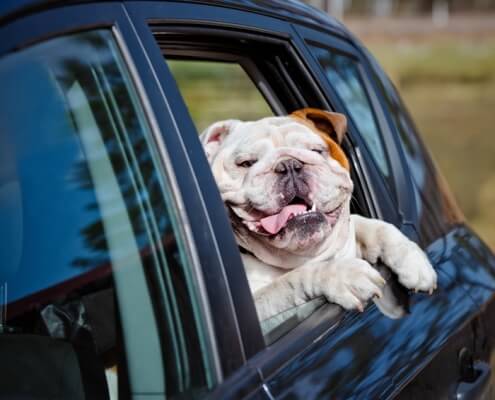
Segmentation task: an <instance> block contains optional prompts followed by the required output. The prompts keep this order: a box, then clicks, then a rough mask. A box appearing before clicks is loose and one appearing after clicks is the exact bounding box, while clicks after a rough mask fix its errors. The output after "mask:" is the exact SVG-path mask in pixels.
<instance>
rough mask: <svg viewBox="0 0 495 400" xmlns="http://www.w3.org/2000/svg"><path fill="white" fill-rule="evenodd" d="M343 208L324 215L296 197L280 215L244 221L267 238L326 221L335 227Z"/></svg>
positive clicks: (250, 228) (339, 207)
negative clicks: (289, 229)
mask: <svg viewBox="0 0 495 400" xmlns="http://www.w3.org/2000/svg"><path fill="white" fill-rule="evenodd" d="M342 206H343V204H340V205H339V206H338V207H336V208H335V209H333V210H332V211H330V212H329V213H323V212H321V211H318V210H317V209H316V206H315V204H313V205H309V204H308V203H307V202H306V201H305V200H303V199H300V198H298V197H296V198H294V199H293V200H292V201H291V202H290V203H289V204H288V205H286V206H285V207H283V208H282V209H281V210H280V211H279V212H278V213H276V214H273V215H269V216H267V217H264V218H261V219H260V220H259V221H244V224H245V225H246V226H247V227H248V228H249V230H251V231H252V232H255V233H258V234H261V235H266V236H273V235H277V234H279V233H280V232H281V231H282V230H283V229H285V228H297V227H298V226H300V225H308V224H320V223H323V222H325V220H326V221H327V222H328V223H329V224H330V225H331V226H332V227H333V225H335V223H336V222H337V220H338V218H339V216H340V213H341V211H342Z"/></svg>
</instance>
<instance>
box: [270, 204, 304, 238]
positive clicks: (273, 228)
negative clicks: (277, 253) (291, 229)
mask: <svg viewBox="0 0 495 400" xmlns="http://www.w3.org/2000/svg"><path fill="white" fill-rule="evenodd" d="M306 209H307V207H306V206H305V205H304V204H292V205H290V206H285V207H284V208H282V211H280V212H279V213H278V214H274V215H270V216H269V217H265V218H262V219H261V220H260V223H261V226H262V227H263V228H264V229H265V231H267V232H269V233H271V234H272V235H273V234H276V233H278V232H280V230H281V229H282V228H283V227H284V226H285V225H286V224H287V220H288V219H289V218H290V217H291V215H295V214H298V213H301V212H304V211H306Z"/></svg>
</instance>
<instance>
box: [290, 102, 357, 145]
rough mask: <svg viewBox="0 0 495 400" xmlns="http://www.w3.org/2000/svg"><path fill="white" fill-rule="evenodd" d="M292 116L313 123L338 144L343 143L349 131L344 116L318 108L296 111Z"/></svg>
mask: <svg viewBox="0 0 495 400" xmlns="http://www.w3.org/2000/svg"><path fill="white" fill-rule="evenodd" d="M291 115H293V116H296V117H299V118H302V119H304V120H306V121H308V122H311V123H312V124H313V125H314V126H315V127H316V128H317V129H318V130H320V131H322V132H324V133H326V134H327V135H329V136H330V137H331V138H332V139H333V140H335V141H336V142H337V143H338V144H341V143H342V140H343V139H344V135H345V133H346V131H347V118H346V117H345V115H344V114H340V113H335V112H330V111H325V110H320V109H318V108H302V109H300V110H297V111H294V112H293V113H292V114H291Z"/></svg>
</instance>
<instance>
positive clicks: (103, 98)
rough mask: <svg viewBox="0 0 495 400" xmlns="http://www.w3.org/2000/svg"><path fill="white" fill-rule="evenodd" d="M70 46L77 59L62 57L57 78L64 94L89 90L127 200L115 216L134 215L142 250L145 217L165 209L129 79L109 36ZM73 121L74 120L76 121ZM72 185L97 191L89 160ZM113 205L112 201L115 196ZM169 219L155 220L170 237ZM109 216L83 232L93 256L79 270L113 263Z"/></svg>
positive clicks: (95, 35) (82, 38) (81, 38)
mask: <svg viewBox="0 0 495 400" xmlns="http://www.w3.org/2000/svg"><path fill="white" fill-rule="evenodd" d="M66 40H68V39H66ZM70 41H71V42H73V43H67V46H72V47H73V48H75V49H77V52H75V53H74V55H73V56H70V57H64V58H62V60H61V61H60V62H59V63H57V64H56V65H55V66H54V68H53V69H54V75H55V79H56V80H57V82H58V83H59V84H60V85H61V87H62V91H63V92H64V93H67V91H69V90H70V89H71V87H73V85H74V84H75V83H76V82H77V83H78V84H79V85H80V87H81V88H82V90H83V91H84V94H85V96H86V98H87V100H88V106H89V108H90V109H91V112H92V114H93V116H94V119H95V121H96V123H97V125H98V126H97V127H95V132H96V131H98V133H99V134H100V135H101V136H102V139H103V141H104V143H105V148H106V152H107V155H103V154H102V155H100V157H105V156H108V158H109V159H110V161H111V164H112V167H113V172H114V174H115V177H116V179H117V181H118V183H119V187H120V190H121V193H122V197H123V198H124V201H125V206H126V208H125V209H123V208H122V207H120V205H119V202H117V201H115V202H114V203H115V207H114V208H113V212H114V213H127V214H128V215H129V218H130V220H131V222H132V225H133V230H134V232H133V234H134V236H135V237H136V240H137V242H138V246H139V247H140V248H143V246H145V245H146V244H147V242H148V240H149V238H148V237H147V235H146V230H145V221H144V219H143V218H147V219H148V220H149V219H150V218H151V217H150V215H149V210H150V206H149V205H150V203H151V204H154V205H155V207H156V205H163V198H162V192H161V186H160V182H159V181H158V177H157V174H156V172H155V171H154V165H153V160H152V158H151V154H150V151H149V149H148V144H147V142H146V138H145V136H144V134H143V128H142V126H141V120H140V118H139V116H138V114H137V113H136V109H135V107H134V103H133V99H132V98H131V95H130V93H129V83H128V82H127V81H126V78H127V77H126V76H125V75H124V73H123V71H121V69H120V68H119V65H118V63H117V60H118V54H116V52H115V50H114V49H112V48H111V47H110V46H109V43H110V40H109V34H108V33H107V32H91V33H87V34H83V35H77V36H73V37H72V38H70ZM77 112H78V110H77V109H71V110H68V113H69V114H70V115H71V116H73V115H74V114H75V113H77ZM72 120H73V121H74V118H72ZM96 128H97V129H96ZM76 130H78V129H77V127H76ZM95 157H98V155H97V154H86V158H87V159H88V160H89V162H91V158H93V160H92V161H96V160H95ZM141 179H142V181H141ZM71 180H72V181H73V182H74V183H75V184H76V185H77V186H78V187H79V188H80V189H84V190H91V191H94V186H93V183H92V179H91V175H90V172H89V169H88V165H87V160H86V159H82V160H80V161H78V162H77V164H75V165H74V169H73V174H72V177H71ZM136 186H137V187H136ZM108 196H111V193H108ZM109 200H110V201H111V200H112V199H111V197H110V199H109ZM98 208H99V207H98V205H97V204H96V203H94V202H93V203H89V204H88V205H87V206H86V209H87V210H88V211H93V210H98ZM143 211H144V215H145V217H143ZM166 215H167V214H166V211H165V210H163V212H161V213H159V214H158V215H154V216H153V218H154V221H155V222H156V223H157V225H158V230H159V232H164V231H165V229H166V227H167V225H168V220H167V216H166ZM104 217H105V216H103V215H99V216H98V218H97V219H95V220H93V221H92V222H91V223H89V224H87V225H86V226H85V227H83V228H82V229H81V236H82V237H83V241H84V243H85V246H86V247H87V248H88V250H90V251H91V253H88V254H87V255H84V256H82V257H78V258H75V259H74V260H73V262H72V264H73V265H74V266H80V267H95V266H98V265H101V264H102V263H104V262H106V261H108V245H107V242H106V239H105V232H104V227H103V223H102V218H104ZM89 254H91V255H89Z"/></svg>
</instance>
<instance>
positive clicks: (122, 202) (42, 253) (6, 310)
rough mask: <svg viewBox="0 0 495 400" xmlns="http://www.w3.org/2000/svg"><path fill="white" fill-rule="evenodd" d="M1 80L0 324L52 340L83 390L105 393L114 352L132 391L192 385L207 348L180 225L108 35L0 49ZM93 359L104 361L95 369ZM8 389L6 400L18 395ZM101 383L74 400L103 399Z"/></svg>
mask: <svg viewBox="0 0 495 400" xmlns="http://www.w3.org/2000/svg"><path fill="white" fill-rule="evenodd" d="M0 80H1V82H3V84H2V91H1V92H0V126H1V127H2V134H1V135H0V236H1V237H2V241H0V263H1V265H2V268H1V270H0V287H1V292H2V298H0V309H1V310H2V312H1V317H2V320H0V333H1V332H2V330H3V331H6V332H16V333H17V332H18V333H30V334H36V335H39V336H42V337H43V338H44V339H43V340H45V339H46V340H49V339H55V338H56V339H64V340H65V341H66V342H67V343H68V344H70V346H69V347H67V348H65V350H64V352H67V351H68V352H69V353H70V352H74V353H75V354H76V356H77V357H76V358H75V360H76V361H75V362H77V361H78V362H79V366H78V365H77V364H76V365H75V366H74V371H78V368H79V369H80V371H81V381H82V387H84V390H85V391H87V390H93V389H88V388H94V387H95V386H94V382H98V381H100V383H101V382H103V383H105V376H106V377H107V378H106V381H107V383H108V385H107V386H108V387H109V388H110V390H109V391H110V394H114V395H115V393H116V391H117V383H116V382H117V377H118V376H119V374H120V368H118V369H116V364H119V362H120V364H119V365H120V366H122V365H123V364H122V362H123V360H124V358H125V359H126V361H128V364H127V365H124V366H123V369H124V370H126V369H129V371H131V372H134V373H133V374H131V375H132V376H136V374H137V373H138V372H140V371H141V375H142V376H141V377H140V379H139V380H136V381H132V380H131V387H132V389H133V390H135V391H138V392H139V391H142V390H145V389H147V390H150V385H151V388H152V390H153V391H155V392H165V391H166V393H167V394H170V395H175V394H178V393H182V392H190V391H192V390H202V388H204V387H206V386H207V381H209V380H210V379H209V375H208V369H205V366H206V364H207V354H206V346H205V343H204V338H203V337H202V336H201V335H200V331H201V329H200V323H201V322H200V320H199V317H198V315H197V313H195V312H193V305H194V302H193V301H191V296H193V295H192V291H191V290H190V289H191V285H192V282H191V277H190V276H189V273H188V262H187V260H188V259H187V255H186V252H185V250H184V249H183V248H182V243H183V242H182V241H181V231H180V229H179V228H178V226H177V224H176V220H175V214H174V213H173V210H174V208H173V207H171V205H172V204H173V203H172V201H171V199H170V193H169V191H168V189H167V185H166V182H164V180H163V177H164V176H165V174H164V171H162V170H161V163H160V162H159V160H158V155H157V154H156V153H155V150H154V144H153V141H152V138H151V137H150V132H149V129H148V126H147V123H146V121H145V118H144V115H143V111H142V108H141V106H140V104H139V102H138V101H137V95H136V93H135V90H134V88H133V85H132V82H131V80H130V77H129V75H128V73H127V70H126V67H125V65H124V62H123V60H122V58H121V56H120V54H119V51H118V49H117V47H116V45H115V42H114V40H113V37H112V34H111V32H110V31H95V32H88V33H83V34H77V35H71V36H67V37H64V38H57V39H52V40H50V41H48V42H45V43H41V44H38V45H35V46H32V47H30V48H27V49H25V50H22V51H20V52H17V53H15V54H12V55H9V56H6V57H4V58H3V59H1V60H0ZM114 289H115V290H114ZM151 293H152V294H153V296H150V294H151ZM193 300H194V299H193ZM114 303H115V304H117V306H118V307H117V309H118V310H119V311H120V312H119V313H118V314H117V313H115V312H114V311H113V310H114ZM119 321H120V323H119ZM119 324H121V325H122V327H123V328H124V329H123V333H122V335H123V338H121V339H123V341H124V343H125V345H126V356H125V357H123V356H122V354H121V352H120V351H119V350H118V349H117V342H118V341H119V339H118V337H119V335H120V332H119V331H118V329H117V327H118V326H119ZM80 325H84V326H80ZM116 331H117V333H116ZM81 332H82V333H81ZM143 332H145V333H146V334H145V335H144V336H143ZM19 338H20V340H21V342H22V340H23V339H24V340H27V341H30V340H31V339H29V338H27V337H26V335H24V336H23V335H20V336H19ZM2 340H6V339H5V337H2V335H0V341H2ZM131 345H134V347H132V346H131ZM136 345H138V350H139V351H140V352H141V353H142V354H144V355H146V357H145V360H146V361H145V363H144V364H142V365H141V364H140V363H141V362H142V359H143V357H139V354H138V356H136V352H135V351H133V350H132V348H134V349H135V348H136ZM24 347H26V346H24ZM45 347H46V346H45ZM0 348H1V349H5V347H0ZM88 349H89V350H91V351H93V352H94V354H93V353H92V352H91V351H88ZM54 351H55V350H54ZM39 354H40V353H39V352H36V354H31V355H28V357H30V358H31V359H36V357H37V356H38V355H39ZM61 354H65V353H63V352H62V353H61ZM90 354H93V355H94V357H93V358H92V361H91V362H89V361H88V360H87V357H90V356H89V355H90ZM3 356H4V355H3V354H0V358H2V359H3ZM97 366H102V368H103V367H105V369H102V370H101V376H100V377H98V376H96V377H94V376H93V375H95V371H97V370H98V368H97ZM11 368H14V369H15V367H11ZM143 371H145V372H146V373H144V374H143ZM19 372H20V373H21V372H22V374H21V375H22V376H24V377H25V376H29V373H27V372H25V371H19ZM105 374H106V375H105ZM163 374H164V375H165V377H166V380H165V382H166V385H164V384H163ZM76 375H77V374H76ZM76 375H73V376H76ZM71 376H72V375H71ZM155 378H156V379H155ZM29 379H32V380H33V379H34V380H36V379H38V376H37V375H36V374H34V375H33V376H32V378H29ZM53 379H55V378H53ZM61 379H62V378H61ZM38 380H39V381H40V382H42V379H41V378H39V379H38ZM62 380H63V379H62ZM76 381H77V379H76ZM156 382H158V383H156ZM18 383H19V382H18ZM13 385H14V386H13V387H14V389H13V390H14V391H13V392H12V393H11V394H12V395H13V396H14V395H15V396H17V395H26V396H27V395H28V394H29V393H28V394H26V393H21V392H16V391H15V390H24V389H25V388H24V389H23V388H22V387H21V385H17V389H15V384H13ZM153 385H155V386H153ZM28 386H29V385H28ZM76 386H77V385H76ZM32 387H33V388H34V387H36V385H35V384H33V386H32ZM73 387H75V386H73ZM4 390H5V391H7V392H8V391H9V390H11V389H9V388H5V386H2V385H0V397H1V395H3V394H4V393H5V391H4ZM26 390H27V389H26ZM33 390H34V389H33ZM102 390H103V392H98V391H96V392H89V393H92V395H89V394H88V392H87V393H86V398H105V395H106V393H105V390H104V389H102ZM2 391H4V392H2ZM75 392H77V390H73V391H71V394H70V395H69V394H67V395H64V396H62V397H65V398H79V396H76V397H73V396H75V394H74V393H75ZM9 393H10V392H9ZM67 393H68V392H67ZM36 394H38V393H36ZM28 397H29V396H28Z"/></svg>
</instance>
